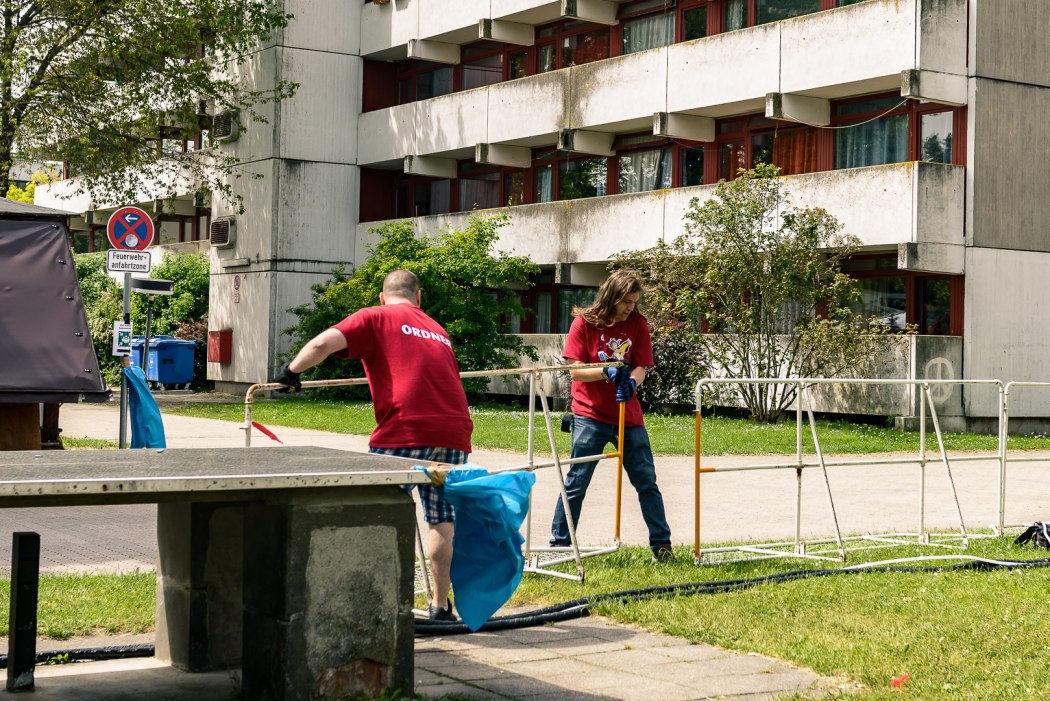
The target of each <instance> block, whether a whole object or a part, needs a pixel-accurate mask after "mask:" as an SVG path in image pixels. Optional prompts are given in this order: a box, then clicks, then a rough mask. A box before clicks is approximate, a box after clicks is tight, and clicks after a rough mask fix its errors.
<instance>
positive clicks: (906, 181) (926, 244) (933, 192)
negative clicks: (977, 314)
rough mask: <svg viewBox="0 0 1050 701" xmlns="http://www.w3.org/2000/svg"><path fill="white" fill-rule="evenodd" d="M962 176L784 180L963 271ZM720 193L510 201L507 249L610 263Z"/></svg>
mask: <svg viewBox="0 0 1050 701" xmlns="http://www.w3.org/2000/svg"><path fill="white" fill-rule="evenodd" d="M964 179H965V169H963V168H962V167H958V166H947V165H940V164H933V163H922V162H920V163H898V164H894V165H888V166H874V167H870V168H854V169H849V170H836V171H828V172H823V173H809V174H806V175H790V176H784V177H783V179H782V181H783V184H784V187H785V192H786V194H787V196H788V199H789V201H790V203H791V204H793V205H794V206H796V207H801V208H805V207H823V208H824V209H826V210H828V212H830V213H831V214H832V215H834V216H835V217H836V218H837V219H838V220H839V221H840V222H842V224H843V227H844V229H845V231H847V232H849V233H852V234H854V235H856V236H857V237H859V238H860V240H861V244H862V246H864V247H865V248H879V249H882V250H885V249H887V248H894V247H896V248H897V249H898V258H900V257H901V256H902V255H904V254H902V253H901V252H900V251H901V250H904V251H911V255H912V259H911V260H912V261H918V260H921V261H925V263H924V264H925V265H927V266H928V267H921V266H920V265H918V264H913V265H909V266H908V267H915V268H916V269H922V270H932V271H936V272H962V265H963V262H962V261H963V250H964V249H963V243H964V241H963V230H964V227H963V221H964V203H963V191H964ZM715 191H716V186H715V185H701V186H697V187H684V188H677V189H673V190H655V191H652V192H641V193H635V194H629V195H611V196H608V197H594V198H589V199H581V200H569V201H565V202H548V203H544V204H531V205H521V206H518V207H512V208H511V209H510V210H509V211H510V217H511V221H510V224H509V225H508V226H507V227H506V228H505V229H503V231H502V232H501V237H500V241H499V247H500V248H502V249H506V250H510V251H513V252H514V253H516V254H519V255H527V256H529V257H530V258H532V260H534V261H535V262H537V263H540V264H555V263H595V262H603V261H607V260H609V259H610V258H612V257H613V256H614V255H616V254H617V253H619V252H621V251H624V250H628V249H632V250H637V249H643V248H648V247H650V246H652V245H654V244H656V243H657V242H658V241H661V240H667V241H670V240H673V239H674V238H675V237H677V236H679V235H681V234H682V233H684V229H683V218H684V215H685V213H686V211H687V209H688V208H689V203H690V201H691V200H692V199H693V198H694V197H695V198H697V200H698V201H699V202H700V203H701V204H702V203H703V202H705V201H706V200H708V199H710V198H712V197H714V196H715ZM489 211H490V213H495V211H496V210H489ZM484 213H485V212H484V211H483V212H482V214H484ZM468 216H470V215H469V214H468V213H457V214H447V215H435V216H428V217H418V218H417V219H415V224H416V229H417V231H419V232H420V233H426V234H436V233H438V232H439V231H440V230H441V229H443V228H445V227H447V226H451V227H454V228H459V227H462V226H463V225H464V224H465V222H466V219H467V217H468ZM375 225H376V222H369V223H364V224H360V225H359V226H358V232H357V233H358V236H357V241H358V243H357V246H358V249H357V260H362V261H363V260H365V258H366V255H365V249H364V246H365V245H367V244H368V243H369V241H370V238H371V237H370V236H369V234H368V229H369V228H370V227H373V226H375ZM938 265H939V266H940V267H937V266H938Z"/></svg>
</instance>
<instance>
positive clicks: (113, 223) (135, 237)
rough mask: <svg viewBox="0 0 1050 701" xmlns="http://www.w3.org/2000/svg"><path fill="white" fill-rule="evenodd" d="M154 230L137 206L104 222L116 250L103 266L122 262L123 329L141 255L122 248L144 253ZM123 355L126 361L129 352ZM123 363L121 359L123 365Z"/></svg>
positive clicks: (123, 405) (123, 443)
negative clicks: (128, 255)
mask: <svg viewBox="0 0 1050 701" xmlns="http://www.w3.org/2000/svg"><path fill="white" fill-rule="evenodd" d="M154 233H155V229H154V226H153V220H152V219H151V218H150V216H149V215H148V214H146V212H144V211H143V210H141V209H139V208H138V207H121V208H120V209H118V210H117V211H115V212H113V214H112V215H111V216H110V218H109V221H108V222H107V223H106V238H107V239H109V245H110V246H112V247H113V248H114V249H117V251H116V252H114V251H110V252H109V253H107V254H106V268H107V270H108V269H110V266H111V265H115V266H124V267H118V270H119V271H123V272H124V326H125V328H127V329H130V328H131V273H132V272H133V271H135V270H136V266H138V267H141V265H142V257H141V256H140V255H139V256H132V257H131V258H130V259H129V258H127V254H126V253H124V252H127V251H130V252H137V253H144V254H145V255H146V256H147V257H148V256H149V253H147V252H146V247H147V246H149V245H150V244H151V243H153V235H154ZM111 254H112V256H111ZM111 261H112V262H111ZM145 266H146V270H145V272H149V261H148V259H147V260H146V263H145ZM125 358H127V360H128V361H130V359H131V358H130V352H129V354H128V355H127V356H125ZM127 364H128V363H127V362H125V367H126V366H127ZM127 447H128V380H127V378H125V377H124V371H123V368H122V369H121V373H120V448H127Z"/></svg>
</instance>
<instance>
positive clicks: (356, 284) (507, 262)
mask: <svg viewBox="0 0 1050 701" xmlns="http://www.w3.org/2000/svg"><path fill="white" fill-rule="evenodd" d="M508 222H509V218H508V217H507V215H506V214H501V215H498V216H494V217H481V216H471V217H470V218H469V219H468V221H467V225H466V226H465V227H464V228H463V229H462V230H454V229H446V230H444V231H442V232H441V233H440V234H438V235H437V236H434V237H429V236H417V235H416V232H415V231H414V230H413V228H412V223H411V222H408V221H401V222H393V223H388V224H384V225H382V226H380V227H378V228H376V229H373V232H374V233H375V234H376V235H377V236H378V241H377V243H376V244H375V246H373V247H372V248H371V249H370V251H369V253H370V256H369V259H368V262H367V263H365V264H364V265H363V266H361V267H360V268H358V269H357V270H356V271H355V272H354V273H353V274H352V275H348V274H347V273H346V271H345V269H344V268H338V269H336V270H335V271H333V273H332V278H331V280H329V281H328V282H326V283H324V284H320V285H314V286H313V288H312V290H313V299H312V300H311V302H310V303H309V304H304V305H302V306H299V307H295V308H293V309H291V310H290V311H291V313H292V314H294V315H295V316H296V317H297V318H298V320H299V323H298V325H296V326H294V327H292V328H289V329H286V330H285V331H284V333H286V334H288V335H289V336H291V337H292V338H293V339H294V340H295V343H294V347H293V349H292V350H291V352H290V353H289V354H288V355H287V356H285V359H290V358H291V357H293V356H294V355H295V353H297V352H298V351H299V349H301V348H302V347H303V346H304V345H305V344H306V342H307V341H309V340H310V339H311V338H313V337H314V336H316V335H317V334H318V333H320V332H322V331H324V330H325V329H327V328H329V327H331V326H332V325H333V324H336V323H338V322H339V321H341V320H342V319H343V318H345V317H346V316H348V315H349V314H352V313H353V312H355V311H357V310H358V309H361V308H362V307H367V306H371V305H375V304H378V303H379V293H380V291H382V287H383V278H384V277H386V275H387V273H389V272H391V271H393V270H397V269H399V268H404V269H407V270H411V271H412V272H414V273H415V274H416V275H417V276H418V277H419V280H420V284H421V285H422V289H423V300H422V306H423V310H424V311H425V312H426V313H427V314H429V315H430V316H431V317H433V318H434V320H435V321H437V322H438V323H439V324H441V325H442V326H444V327H445V330H446V331H447V332H448V335H449V339H450V340H451V341H452V344H453V346H454V347H455V349H456V357H457V359H458V360H459V365H460V369H461V370H485V369H490V368H507V367H515V366H516V365H518V357H519V356H521V355H526V356H528V357H531V358H533V359H535V358H536V357H537V356H536V352H535V349H534V348H532V346H526V345H525V344H524V343H523V342H522V340H521V339H520V338H519V337H517V336H512V335H505V334H504V333H503V322H502V319H504V318H506V317H508V316H509V315H511V314H518V315H521V314H524V313H525V310H524V309H522V308H521V306H520V304H519V303H518V300H517V295H513V294H501V293H500V291H501V290H506V289H508V288H514V287H518V288H524V287H525V286H526V285H528V284H529V283H528V276H529V274H530V273H534V272H536V271H537V270H538V267H537V266H536V265H535V264H534V263H532V262H531V261H530V260H529V259H528V258H525V257H523V256H511V255H508V254H507V253H505V252H502V251H497V250H495V249H494V246H495V243H496V241H497V240H498V238H499V229H500V228H501V227H503V226H505V225H506V224H507V223H508ZM362 374H363V372H362V370H361V366H360V363H359V362H357V361H345V360H339V359H337V358H334V357H333V358H329V359H328V360H327V361H325V362H324V363H322V364H321V365H319V366H317V367H316V368H314V369H312V370H310V371H309V372H308V373H307V374H306V375H305V376H304V379H312V380H317V379H331V378H342V377H360V376H362ZM465 384H466V386H467V388H468V390H472V391H478V390H481V389H483V388H484V386H485V384H486V382H485V380H472V381H468V382H466V383H465ZM326 393H327V394H329V395H336V396H364V394H363V390H359V391H357V392H353V391H349V392H348V391H347V390H345V389H343V390H331V391H327V392H326Z"/></svg>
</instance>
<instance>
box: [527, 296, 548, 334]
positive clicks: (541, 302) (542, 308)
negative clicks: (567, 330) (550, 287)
mask: <svg viewBox="0 0 1050 701" xmlns="http://www.w3.org/2000/svg"><path fill="white" fill-rule="evenodd" d="M532 311H533V312H535V314H534V316H533V317H532V332H533V333H552V331H551V293H550V292H536V293H534V294H533V295H532Z"/></svg>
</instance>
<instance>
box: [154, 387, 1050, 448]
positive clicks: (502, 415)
mask: <svg viewBox="0 0 1050 701" xmlns="http://www.w3.org/2000/svg"><path fill="white" fill-rule="evenodd" d="M165 411H167V412H170V413H174V414H182V415H185V416H198V417H203V418H210V419H224V420H227V421H236V422H238V423H241V422H243V421H244V405H243V404H203V403H202V404H188V405H185V406H182V407H178V408H173V409H169V410H165ZM252 415H253V419H254V420H255V421H258V422H259V423H261V424H263V425H264V426H267V427H273V426H292V427H296V428H309V429H316V430H320V431H331V432H334V433H350V434H356V435H368V434H369V433H371V432H372V429H373V428H374V427H375V419H374V418H373V416H372V405H371V404H370V403H367V402H338V401H327V400H324V401H322V400H316V401H314V400H310V399H309V398H307V399H299V398H288V399H280V400H260V401H257V402H256V403H255V404H254V408H253V413H252ZM471 416H472V418H473V419H474V435H473V442H474V446H475V447H476V448H482V449H487V450H507V451H512V452H518V453H524V452H526V449H527V429H528V423H529V421H528V412H526V411H524V410H514V409H506V408H496V407H491V406H484V407H472V408H471ZM560 416H561V414H560V413H559V414H557V415H556V416H555V422H556V424H557V419H558V418H560ZM645 422H646V425H647V426H648V427H649V437H650V440H651V442H652V445H653V451H654V452H655V453H656V454H657V455H693V454H694V445H695V443H694V427H695V419H694V417H693V415H692V414H690V415H685V416H663V415H654V414H650V415H648V416H646V417H645ZM817 424H818V431H819V434H820V440H821V446H822V448H823V450H824V452H825V453H829V454H835V453H839V454H858V453H886V452H896V451H916V450H917V449H918V445H919V437H918V434H917V433H902V432H900V431H896V430H894V429H891V428H885V427H881V426H870V425H865V424H853V423H849V422H846V421H828V420H818V422H817ZM701 425H702V431H703V433H702V436H703V444H702V454H703V455H785V454H793V453H794V452H795V421H794V417H792V418H791V419H790V420H789V421H783V422H781V423H778V424H756V423H752V422H751V421H747V420H745V419H736V418H726V417H722V416H714V417H707V416H705V417H704V418H703V421H702V424H701ZM557 428H558V427H557V425H555V430H556V431H557ZM803 429H804V430H803V439H804V441H805V445H806V446H807V450H809V451H812V440H811V439H810V437H809V428H808V426H804V427H803ZM536 431H537V433H536V446H537V452H542V451H544V449H546V448H547V445H548V439H547V435H546V427H545V424H544V422H543V417H542V415H539V416H538V417H537V421H536ZM278 435H280V433H279V432H278ZM557 436H558V450H559V452H565V453H567V452H568V450H569V436H568V434H566V433H561V432H557ZM997 445H998V443H997V439H996V436H987V435H977V434H972V433H951V434H945V446H946V448H947V449H948V450H951V451H980V452H989V453H991V452H994V451H995V450H996V448H997ZM1009 448H1010V449H1011V450H1050V437H1048V436H1011V437H1010V442H1009ZM927 449H928V450H936V449H937V441H936V438H935V436H934V435H933V433H932V432H930V433H929V434H928V435H927ZM546 452H549V450H547V451H546Z"/></svg>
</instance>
